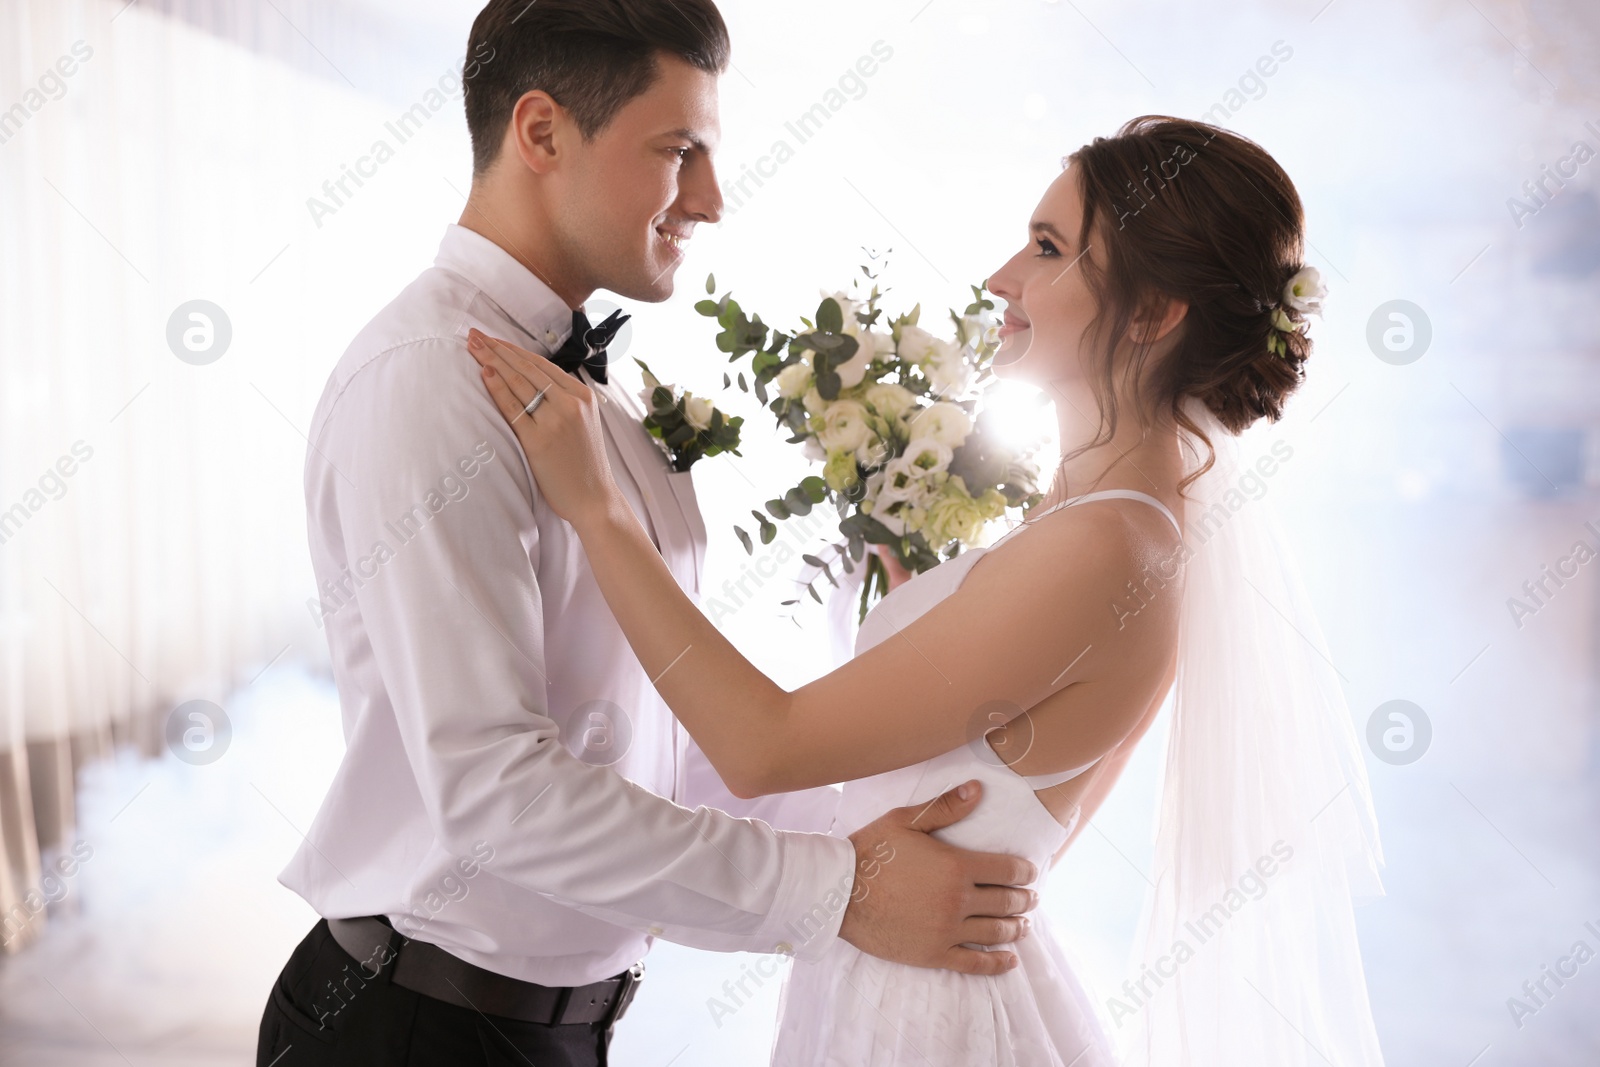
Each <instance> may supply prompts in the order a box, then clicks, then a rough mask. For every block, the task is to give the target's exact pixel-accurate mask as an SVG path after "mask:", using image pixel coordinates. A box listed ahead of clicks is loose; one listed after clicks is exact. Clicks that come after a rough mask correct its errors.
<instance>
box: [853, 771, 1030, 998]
mask: <svg viewBox="0 0 1600 1067" xmlns="http://www.w3.org/2000/svg"><path fill="white" fill-rule="evenodd" d="M962 789H970V792H969V793H968V795H967V796H961V795H960V790H962ZM981 790H982V783H979V782H968V783H966V784H965V785H963V786H957V787H956V788H954V789H950V790H948V791H946V792H945V793H943V794H941V795H940V796H938V797H935V798H934V799H933V800H932V801H930V802H929V803H927V804H917V805H913V806H910V807H904V808H895V809H894V810H892V811H888V812H885V813H884V814H883V815H881V816H879V817H878V818H877V819H875V820H873V821H872V822H870V823H868V824H867V825H865V826H863V827H862V828H861V829H859V830H857V831H856V832H855V833H853V834H851V835H850V843H851V844H852V845H853V846H855V851H856V874H855V883H854V885H853V887H852V888H851V891H850V903H849V906H848V907H847V908H846V910H845V913H844V920H843V921H842V923H841V924H840V926H839V936H840V937H841V938H843V939H844V940H846V941H848V942H850V944H852V945H854V946H855V947H856V948H858V949H860V950H861V951H862V952H865V953H867V954H868V955H869V956H877V957H879V958H880V959H886V960H891V961H893V962H895V963H905V964H910V965H911V966H913V967H942V968H946V969H948V970H952V971H960V972H962V973H965V974H1001V973H1003V972H1005V971H1009V970H1011V969H1012V968H1013V967H1015V966H1016V965H1017V956H1016V954H1015V953H1014V952H1007V951H983V950H981V949H974V948H966V947H963V946H965V945H969V944H970V945H987V946H991V947H993V946H1006V945H1011V944H1013V943H1015V942H1017V941H1020V940H1022V938H1024V937H1026V936H1028V932H1029V929H1030V925H1031V924H1030V923H1029V920H1028V918H1027V916H1026V915H1025V914H1024V912H1028V911H1032V910H1033V908H1034V907H1035V906H1036V905H1037V904H1038V903H1039V895H1038V894H1037V893H1035V892H1034V891H1033V890H1031V889H1025V888H1022V887H1023V886H1026V885H1027V884H1029V883H1030V882H1032V881H1034V880H1035V879H1036V878H1037V877H1038V876H1039V872H1038V869H1037V868H1036V867H1035V866H1034V865H1033V863H1032V862H1030V861H1029V860H1025V859H1021V858H1020V857H1017V856H1010V855H1005V854H1003V853H995V852H971V851H968V850H967V849H962V848H956V847H955V846H953V845H948V844H945V843H944V842H943V841H940V840H938V839H937V838H934V837H932V836H930V835H931V832H932V831H934V830H940V829H943V828H944V827H946V826H949V825H951V824H952V823H956V822H960V821H961V820H962V819H964V818H966V817H967V816H968V815H970V814H971V813H972V810H973V809H974V808H975V807H977V804H978V799H979V797H980V796H981Z"/></svg>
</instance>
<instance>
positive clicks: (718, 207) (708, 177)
mask: <svg viewBox="0 0 1600 1067" xmlns="http://www.w3.org/2000/svg"><path fill="white" fill-rule="evenodd" d="M678 210H679V212H680V213H681V214H682V215H684V216H685V217H687V218H691V219H693V220H694V221H696V222H720V221H721V220H722V190H721V189H720V188H719V187H718V186H717V166H716V164H715V163H713V162H712V161H711V157H710V156H704V157H702V158H701V160H700V165H699V166H695V167H690V168H688V169H687V171H686V172H685V173H684V175H683V176H682V177H681V178H680V179H679V181H678Z"/></svg>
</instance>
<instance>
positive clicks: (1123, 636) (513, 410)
mask: <svg viewBox="0 0 1600 1067" xmlns="http://www.w3.org/2000/svg"><path fill="white" fill-rule="evenodd" d="M500 352H501V349H500V347H499V346H497V347H496V349H495V354H496V356H498V355H499V354H500ZM523 355H524V356H529V357H532V358H531V360H530V359H523V360H521V361H519V363H518V366H517V367H512V366H511V365H510V364H509V363H506V362H504V361H497V360H496V359H495V358H485V357H484V356H482V355H480V356H479V359H480V361H481V362H485V363H486V365H489V366H492V367H495V368H497V369H498V370H499V371H500V373H499V374H498V375H495V376H488V377H486V380H487V381H488V384H489V386H490V390H491V393H493V394H494V395H495V397H496V401H497V403H500V404H501V407H502V411H505V412H506V413H507V417H508V418H511V419H512V420H513V428H514V429H516V430H517V433H518V437H519V439H521V440H522V442H523V446H524V449H525V450H526V451H527V452H528V454H529V460H530V464H531V465H532V466H533V467H534V470H535V476H536V477H537V478H538V480H539V485H540V490H541V492H542V493H543V494H544V496H545V499H546V500H547V501H548V502H549V503H550V505H551V506H552V507H553V508H554V509H555V510H556V511H557V512H558V513H559V514H561V515H562V516H563V517H564V518H566V519H567V521H569V522H571V523H572V525H573V526H574V527H575V528H576V530H577V532H578V534H579V536H580V537H581V538H582V540H583V544H584V550H585V552H586V553H587V554H588V557H589V560H590V563H591V566H592V568H593V571H594V574H595V576H596V580H597V581H598V582H599V584H600V588H601V592H602V593H603V594H604V596H605V598H606V601H607V603H608V604H609V605H610V607H611V610H612V613H613V614H614V615H615V616H616V619H617V621H618V623H619V624H620V625H621V627H622V630H623V632H624V633H625V634H626V635H627V637H628V640H629V643H630V644H631V645H632V646H633V649H634V652H635V654H636V655H637V656H638V657H639V661H640V663H641V664H642V665H643V666H644V668H645V670H646V671H647V672H648V673H649V675H650V677H651V678H652V679H654V681H655V685H656V688H657V689H658V690H659V691H660V693H661V696H662V697H663V699H665V701H666V702H667V704H668V706H670V707H671V708H672V710H673V713H674V714H675V715H676V716H677V717H678V719H679V721H681V722H682V723H683V724H684V726H685V727H687V728H688V730H689V732H690V733H691V734H692V735H693V736H694V738H695V740H696V741H697V742H699V744H700V746H701V748H702V749H703V750H704V751H705V753H706V755H707V757H708V758H709V759H710V760H711V762H712V763H713V764H714V765H715V766H716V768H717V770H718V772H719V773H720V774H721V775H722V777H723V779H724V780H725V781H726V782H727V784H728V786H729V788H730V789H732V790H733V791H734V792H735V793H737V794H739V795H741V796H758V795H762V794H766V793H776V792H786V791H789V790H795V789H803V788H808V787H811V786H815V785H821V784H825V783H831V782H842V781H847V780H850V779H854V778H861V777H865V776H868V775H872V774H877V773H880V772H883V771H886V770H891V769H894V768H897V767H903V766H907V765H909V764H912V763H917V762H920V761H922V760H926V759H930V758H932V757H933V756H936V755H938V754H940V753H943V752H947V751H949V750H951V749H954V748H956V747H957V746H959V745H961V744H963V743H966V742H967V741H969V740H972V739H974V738H976V737H978V736H981V732H982V731H983V730H985V729H988V728H990V727H992V725H993V721H994V720H993V719H992V718H991V717H990V716H991V713H993V712H994V711H996V710H997V709H999V710H1000V711H1001V714H1002V717H1009V716H1010V715H1012V714H1018V713H1020V712H1021V711H1022V710H1023V709H1034V708H1036V707H1038V706H1039V705H1041V704H1042V703H1043V702H1044V701H1046V699H1047V698H1048V699H1050V715H1051V717H1052V719H1053V720H1057V721H1060V719H1061V717H1063V716H1064V717H1066V718H1067V719H1069V720H1070V723H1071V729H1070V730H1069V731H1053V732H1052V737H1053V738H1054V740H1053V743H1052V748H1053V752H1052V755H1053V756H1056V757H1059V758H1060V760H1061V765H1070V764H1069V763H1068V762H1067V761H1068V760H1069V759H1071V760H1076V761H1077V762H1080V763H1086V762H1088V761H1089V760H1092V759H1094V758H1095V757H1096V756H1098V755H1101V754H1104V753H1105V752H1108V751H1110V750H1111V749H1112V748H1114V747H1115V746H1116V745H1117V744H1118V743H1119V742H1120V741H1121V740H1122V739H1123V738H1124V737H1126V736H1127V734H1128V733H1129V731H1131V730H1132V729H1133V728H1134V726H1135V725H1136V724H1137V722H1138V720H1139V718H1140V716H1141V715H1142V714H1143V712H1144V710H1145V707H1146V704H1147V702H1148V700H1149V698H1150V696H1152V695H1153V694H1147V695H1144V696H1139V695H1137V693H1136V692H1134V695H1133V697H1132V699H1129V695H1130V682H1131V684H1132V687H1133V690H1134V691H1136V690H1137V689H1138V688H1139V686H1140V685H1141V684H1142V683H1140V682H1139V679H1140V678H1141V677H1143V678H1152V677H1159V675H1160V673H1161V664H1163V663H1164V662H1165V661H1166V659H1167V658H1168V656H1169V654H1170V649H1171V647H1172V645H1171V640H1172V636H1173V635H1174V634H1175V625H1176V618H1177V610H1176V609H1177V603H1176V602H1177V597H1176V596H1175V595H1167V596H1162V595H1160V594H1159V593H1155V594H1154V595H1151V594H1146V596H1147V599H1148V603H1147V605H1146V606H1145V607H1144V608H1143V609H1142V610H1140V611H1139V612H1138V613H1137V614H1136V615H1131V616H1130V615H1128V614H1127V613H1126V611H1124V612H1122V613H1120V614H1119V611H1118V610H1117V609H1116V608H1115V607H1113V605H1114V604H1136V603H1137V602H1136V601H1130V600H1129V599H1128V598H1129V596H1130V594H1129V591H1128V588H1127V586H1128V583H1129V582H1131V581H1135V580H1140V579H1141V578H1142V576H1143V574H1144V572H1145V567H1146V564H1150V565H1153V564H1154V563H1155V562H1156V560H1157V559H1158V557H1159V556H1161V555H1164V554H1166V553H1167V552H1169V551H1170V545H1167V544H1165V543H1163V542H1162V539H1161V537H1160V530H1158V529H1157V527H1156V525H1155V524H1156V523H1162V520H1161V519H1160V516H1159V515H1155V516H1154V520H1153V521H1151V520H1150V519H1149V518H1148V517H1146V516H1142V515H1140V516H1137V517H1136V516H1134V515H1133V514H1132V513H1131V512H1132V510H1133V509H1129V511H1124V510H1123V509H1122V508H1121V507H1118V506H1100V507H1084V508H1074V509H1069V510H1066V511H1062V512H1058V513H1057V514H1056V515H1054V516H1051V517H1049V518H1047V519H1045V520H1042V521H1040V522H1039V524H1038V526H1037V527H1036V528H1034V529H1030V530H1028V531H1026V532H1024V533H1022V534H1019V535H1018V536H1017V537H1015V538H1013V539H1012V541H1010V542H1009V543H1008V544H1006V545H1005V546H1004V547H1003V548H1002V549H1000V550H997V551H995V552H994V553H992V554H991V555H989V556H988V557H986V558H985V559H983V560H982V561H980V562H979V563H978V564H977V565H976V566H975V567H974V572H973V573H974V576H975V577H973V578H971V579H970V580H968V581H967V582H965V583H963V585H962V586H961V587H960V588H959V589H958V590H957V591H956V592H955V593H954V594H952V595H951V596H949V597H948V598H946V599H945V600H944V601H943V602H942V603H940V604H939V605H938V606H936V607H935V608H934V609H933V610H931V611H929V612H927V613H926V614H925V615H923V616H921V617H920V618H918V619H916V620H915V621H911V622H909V623H908V624H907V625H906V626H905V627H904V628H903V629H901V630H900V631H899V632H898V633H897V634H896V636H894V637H892V638H889V639H888V640H885V641H883V642H882V643H881V644H879V645H877V646H875V647H874V648H872V649H870V650H869V651H867V652H866V653H864V654H862V655H861V656H858V657H856V658H855V659H853V660H851V661H850V662H849V663H847V664H845V665H844V666H842V667H840V668H839V669H838V670H836V671H834V672H832V673H831V674H828V675H826V676H824V677H822V678H819V679H817V680H816V681H814V682H811V683H809V684H807V685H805V686H802V687H801V688H799V689H797V690H795V691H793V692H787V691H785V690H784V689H782V688H781V687H779V686H778V685H776V684H774V683H773V682H772V681H771V680H770V679H768V678H767V677H766V676H765V675H764V674H762V673H761V672H760V671H759V670H757V669H756V668H755V667H754V666H752V665H751V664H750V663H749V662H748V661H747V660H746V659H745V658H744V657H743V656H742V655H740V653H739V652H738V650H737V649H735V648H734V647H733V645H731V644H730V643H729V642H728V641H727V640H726V639H725V638H724V637H723V636H722V634H721V633H719V632H718V631H717V629H716V627H714V626H713V625H712V624H711V622H710V620H708V619H707V618H706V617H705V616H704V615H703V614H701V612H700V611H699V609H698V608H696V607H695V606H694V604H693V603H692V602H691V601H690V600H689V598H688V597H687V596H685V595H684V593H683V591H682V590H681V589H680V588H679V587H678V584H677V582H676V581H675V580H674V579H673V577H672V575H671V573H670V572H669V571H668V569H667V567H666V564H665V563H664V562H663V561H662V559H661V556H660V554H659V552H658V551H657V550H656V548H655V546H654V545H653V544H652V543H651V542H650V539H649V537H648V536H647V535H646V534H645V532H644V530H643V529H642V528H641V527H640V525H639V523H638V520H637V518H636V517H635V516H634V514H633V511H632V509H631V508H630V507H629V506H628V504H627V502H626V501H625V500H624V498H623V497H622V495H621V493H620V492H618V491H617V489H616V485H615V482H614V481H612V480H611V478H610V472H609V468H607V467H605V459H604V456H605V450H604V443H603V438H602V437H601V430H600V422H599V419H598V413H597V411H596V410H594V408H595V398H594V396H593V394H592V392H591V391H590V390H589V389H588V388H587V387H586V386H584V385H583V384H582V383H581V382H578V381H577V380H576V379H573V378H571V377H569V376H568V375H566V374H565V373H563V372H561V371H559V370H555V369H554V367H553V365H550V364H548V363H547V361H544V360H542V359H541V358H540V357H537V356H536V355H534V354H531V353H524V354H523ZM524 366H525V367H527V368H528V370H527V379H526V380H522V379H521V378H520V375H518V371H519V370H520V369H521V368H522V367H524ZM546 368H549V369H546ZM508 372H509V373H508ZM513 375H516V376H515V377H514V376H513ZM519 382H520V384H519ZM513 386H516V387H517V389H520V390H521V393H525V394H526V396H524V395H520V394H519V393H518V392H517V391H516V390H515V389H513V388H512V387H513ZM536 386H537V387H540V388H542V387H545V386H549V387H550V388H551V390H552V391H551V392H550V393H549V395H547V397H546V400H545V401H544V402H542V404H541V406H540V407H539V408H538V413H537V415H536V416H535V417H534V418H533V419H527V418H526V417H522V416H521V412H520V409H521V408H522V406H523V404H524V403H525V402H526V401H527V399H528V398H529V397H531V395H532V393H533V391H534V388H535V387H536ZM1137 508H1138V505H1134V509H1137ZM1152 514H1153V513H1152ZM1162 525H1163V526H1164V523H1162ZM1167 540H1170V535H1168V538H1167ZM889 622H890V623H891V624H893V623H894V619H893V617H892V616H890V617H889ZM1113 696H1114V697H1115V699H1113ZM1066 734H1070V737H1066V736H1065V735H1066Z"/></svg>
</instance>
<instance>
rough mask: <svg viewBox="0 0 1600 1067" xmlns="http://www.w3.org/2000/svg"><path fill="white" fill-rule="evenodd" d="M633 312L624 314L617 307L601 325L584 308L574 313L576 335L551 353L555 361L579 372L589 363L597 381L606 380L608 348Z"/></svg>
mask: <svg viewBox="0 0 1600 1067" xmlns="http://www.w3.org/2000/svg"><path fill="white" fill-rule="evenodd" d="M630 318H632V316H631V315H624V314H623V313H622V312H620V311H613V312H612V313H611V317H610V318H608V319H606V320H605V321H604V322H602V323H601V324H600V325H598V326H590V325H589V317H588V316H587V315H585V314H584V313H583V312H581V311H574V312H573V313H572V335H571V336H570V337H568V338H567V343H566V344H564V345H562V346H561V347H560V348H559V349H558V350H557V351H556V353H555V354H554V355H553V356H551V357H550V359H551V361H552V362H553V363H555V365H556V366H558V367H560V368H561V369H562V370H564V371H566V372H567V373H568V374H571V375H573V376H575V377H576V376H577V373H578V368H579V367H588V368H589V375H590V377H592V378H593V379H594V380H595V381H597V382H604V381H605V380H606V364H607V363H609V362H610V360H609V359H607V358H606V348H607V347H608V346H609V345H610V344H611V341H612V338H614V337H616V335H617V331H618V330H620V329H622V324H623V323H625V322H627V321H628V320H629V319H630Z"/></svg>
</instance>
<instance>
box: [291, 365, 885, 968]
mask: <svg viewBox="0 0 1600 1067" xmlns="http://www.w3.org/2000/svg"><path fill="white" fill-rule="evenodd" d="M336 404H337V406H336V407H335V409H334V410H333V412H332V413H331V414H330V415H329V417H328V418H327V420H326V421H325V423H324V426H323V429H322V432H321V433H320V434H319V435H318V438H319V439H318V440H315V441H313V442H312V448H313V456H314V457H315V458H314V460H313V464H312V466H313V468H314V469H316V470H318V471H320V473H319V474H318V475H316V477H317V478H318V479H320V480H321V482H322V484H321V485H320V486H317V487H314V491H316V492H320V493H322V494H323V499H325V500H326V499H331V501H332V503H333V510H334V512H335V514H336V517H337V526H338V541H339V543H340V544H342V546H343V550H344V553H345V555H346V557H347V561H357V560H365V561H367V562H366V563H365V564H364V567H363V571H362V573H365V572H368V571H370V572H371V576H370V577H368V578H366V580H365V581H364V584H362V585H361V587H360V588H359V590H358V592H357V596H356V600H357V603H358V605H359V611H360V616H361V621H362V623H363V624H364V627H365V630H366V633H367V638H368V641H369V642H370V645H371V655H372V657H373V659H374V661H375V663H376V665H377V667H378V670H379V672H380V674H381V677H382V679H383V684H384V689H385V690H386V696H387V698H388V700H389V702H390V703H391V704H392V706H393V713H394V716H395V720H396V722H397V724H398V728H399V732H400V735H401V739H402V743H403V744H404V746H405V751H406V758H407V760H408V761H409V763H410V765H411V768H412V771H413V772H414V774H415V776H416V780H417V783H418V786H419V788H420V789H421V792H422V796H423V802H424V805H425V806H426V808H427V813H428V817H429V820H430V822H431V823H432V825H433V827H434V830H435V833H436V835H437V837H438V839H439V842H440V844H441V846H442V847H443V848H445V849H447V850H449V851H451V852H454V853H456V854H463V855H464V854H466V853H467V852H468V851H470V850H471V848H472V846H473V843H474V842H487V843H488V844H489V845H491V846H492V847H493V848H494V855H495V869H496V874H497V876H498V877H500V878H503V879H506V880H508V881H511V882H513V883H516V884H518V885H521V886H524V887H526V888H527V889H529V890H531V891H533V892H536V893H539V894H541V895H544V896H546V897H548V898H550V899H552V900H555V901H558V902H560V903H561V904H564V905H566V906H568V907H571V908H573V909H575V910H578V911H581V912H584V913H585V914H589V915H592V916H595V917H597V918H600V919H603V920H605V921H607V922H610V923H613V924H616V925H618V926H623V927H627V928H631V929H635V930H638V931H640V932H642V933H645V934H649V935H653V936H658V937H663V938H666V939H667V940H671V941H676V942H679V943H681V944H685V945H690V946H693V947H697V948H705V949H712V950H718V951H751V952H775V951H776V952H792V953H794V954H795V955H796V956H797V957H798V958H801V959H807V958H814V957H816V956H819V955H820V954H821V953H822V952H823V951H825V949H826V947H827V944H828V942H829V941H830V940H831V939H832V938H833V937H834V936H836V935H837V933H838V930H839V925H840V922H841V921H842V919H843V914H844V910H845V906H846V904H847V903H848V899H849V894H850V891H851V888H852V885H853V875H854V861H855V854H854V850H853V847H852V846H851V844H850V843H849V842H848V841H846V840H843V839H838V838H833V837H829V836H826V835H824V834H821V833H790V832H782V831H778V830H775V829H773V828H772V827H771V826H769V825H768V824H766V823H764V822H761V821H758V820H754V819H744V818H737V817H734V816H732V815H728V814H726V813H725V812H723V811H720V810H716V809H714V808H709V807H698V808H695V809H694V810H690V809H688V808H685V807H681V806H679V805H677V804H675V803H673V802H672V801H670V800H667V799H665V798H663V797H660V796H657V795H656V794H654V793H652V792H650V791H649V790H647V789H644V788H642V787H641V786H638V785H636V784H635V783H633V782H631V781H628V780H627V779H625V778H623V777H621V776H620V775H617V774H614V773H612V772H611V771H609V770H607V769H605V768H600V767H593V766H590V765H588V764H586V763H584V762H582V761H580V760H578V759H576V758H574V757H573V756H572V755H571V753H570V752H568V750H567V749H566V747H565V746H564V745H562V744H561V742H560V739H559V729H558V726H557V724H556V723H555V722H554V721H553V720H552V719H551V718H550V716H549V713H548V712H549V708H548V703H547V697H546V688H545V663H544V618H545V615H544V604H543V601H542V599H541V591H540V588H539V584H538V582H537V580H536V577H535V568H536V567H537V566H538V565H539V558H540V556H539V554H540V551H541V545H540V540H539V526H538V524H539V523H544V524H546V525H549V524H555V523H559V522H560V521H561V520H560V519H559V518H557V517H555V515H554V514H553V513H551V512H550V511H549V510H548V509H547V508H546V507H545V506H544V504H543V502H542V500H540V499H538V496H537V491H536V487H535V484H534V482H533V480H532V478H531V476H530V475H529V472H528V468H527V466H526V462H525V460H524V459H523V456H522V452H521V449H520V446H519V445H518V443H517V440H516V437H515V436H514V435H513V434H512V432H511V430H510V428H509V427H508V426H507V425H506V423H505V420H504V419H502V418H501V416H500V414H499V412H498V411H497V410H496V409H495V407H494V405H493V402H492V400H491V399H490V398H489V395H488V392H487V390H485V389H484V387H483V384H482V381H481V379H480V377H479V375H478V368H477V364H476V363H475V362H474V361H473V360H472V359H471V357H470V356H468V355H467V353H466V351H465V348H464V347H463V345H462V344H461V343H460V342H459V341H449V340H444V339H433V340H426V341H420V342H416V343H413V344H410V345H406V346H403V347H401V348H399V349H397V350H394V351H391V352H388V353H386V354H384V355H382V356H379V357H377V358H376V359H374V360H373V361H371V362H370V363H368V364H367V365H366V366H365V367H363V368H362V369H361V370H359V371H358V372H357V373H356V374H355V375H354V376H353V377H352V378H351V380H350V381H349V382H348V383H347V384H346V386H345V388H344V391H343V392H342V394H341V395H340V396H339V398H338V400H337V402H336ZM316 458H320V460H321V462H320V463H317V462H316ZM378 802H380V803H381V799H379V801H378Z"/></svg>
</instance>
